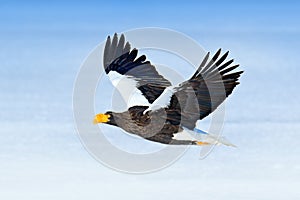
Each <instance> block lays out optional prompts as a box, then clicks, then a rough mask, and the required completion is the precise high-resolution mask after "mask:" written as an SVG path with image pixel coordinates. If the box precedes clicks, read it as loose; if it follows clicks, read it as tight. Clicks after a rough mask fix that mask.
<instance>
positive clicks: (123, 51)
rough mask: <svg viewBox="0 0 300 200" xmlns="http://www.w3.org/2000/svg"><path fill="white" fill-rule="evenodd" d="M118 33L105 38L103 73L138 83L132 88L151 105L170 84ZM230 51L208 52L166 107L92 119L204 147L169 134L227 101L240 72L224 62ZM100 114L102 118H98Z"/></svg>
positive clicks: (149, 137) (166, 141)
mask: <svg viewBox="0 0 300 200" xmlns="http://www.w3.org/2000/svg"><path fill="white" fill-rule="evenodd" d="M130 49H131V48H130V44H129V43H128V42H126V44H125V37H124V35H121V37H120V39H118V37H117V35H116V34H115V35H114V37H113V40H112V41H111V39H110V37H108V39H107V42H106V46H105V50H104V68H105V71H106V73H107V74H109V73H110V72H111V71H115V72H117V73H119V74H121V75H126V76H127V78H129V79H133V80H135V81H136V82H137V85H136V87H137V88H138V89H139V90H140V91H141V93H142V94H143V95H144V96H145V98H146V99H147V100H148V102H149V103H150V104H151V103H153V102H155V100H156V99H158V97H160V96H161V95H164V94H163V92H164V90H165V89H166V88H167V87H169V86H171V83H170V82H169V81H168V80H166V79H165V78H164V77H163V76H162V75H160V74H159V73H158V72H157V71H156V69H155V67H154V66H153V65H152V64H151V63H150V62H149V61H146V56H144V55H142V56H140V57H137V50H136V49H133V50H130ZM228 54H229V52H226V53H225V54H223V55H221V49H219V50H218V51H217V52H216V53H215V54H214V56H213V57H212V58H209V53H208V54H207V55H206V56H205V57H204V59H203V61H202V62H201V64H200V66H199V67H198V69H197V70H196V72H195V73H194V75H193V76H191V78H190V79H189V80H187V81H185V82H183V83H181V84H180V85H178V86H176V87H174V88H173V89H172V90H173V92H174V93H173V95H172V96H171V97H170V99H169V104H168V106H165V107H161V108H159V109H154V110H149V111H148V110H147V109H148V108H149V106H143V105H136V106H133V107H130V108H129V109H128V110H127V111H125V112H122V113H116V112H111V111H109V112H106V113H105V114H104V115H103V114H101V116H100V115H98V118H97V115H96V118H95V121H96V122H98V123H99V122H104V123H107V124H109V125H114V126H118V127H120V128H122V129H123V130H125V131H126V132H128V133H132V134H135V135H138V136H141V137H143V138H145V139H147V140H151V141H155V142H160V143H164V144H183V145H187V144H198V145H200V144H203V143H201V141H196V140H176V139H174V136H175V135H176V134H177V133H179V132H182V131H183V130H184V129H186V128H187V129H189V130H193V128H195V125H196V121H197V120H199V119H203V118H205V117H206V116H208V115H209V114H210V113H212V112H213V111H214V110H215V109H216V108H217V107H218V106H219V105H220V104H221V103H222V102H223V101H224V100H225V99H226V97H228V96H229V95H230V94H231V93H232V91H233V89H234V88H235V87H236V85H238V84H239V82H238V79H239V77H240V75H241V74H242V73H243V72H242V71H237V72H232V71H233V70H234V69H236V68H237V67H238V66H239V65H232V63H233V60H229V61H226V58H227V57H228ZM103 116H105V117H104V118H103Z"/></svg>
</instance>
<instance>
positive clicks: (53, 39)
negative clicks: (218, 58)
mask: <svg viewBox="0 0 300 200" xmlns="http://www.w3.org/2000/svg"><path fill="white" fill-rule="evenodd" d="M0 25H1V31H0V90H1V93H0V102H1V103H0V110H1V112H0V126H1V130H0V165H1V167H0V177H1V179H0V186H1V187H0V198H1V199H19V198H20V196H19V195H18V194H23V196H22V197H23V199H41V198H43V199H53V198H56V199H60V198H61V199H62V198H64V199H66V198H73V199H87V198H95V197H97V198H104V199H120V198H123V199H127V198H131V199H139V198H144V199H147V198H149V199H150V197H149V196H145V195H144V194H145V193H147V192H148V191H149V188H153V189H155V190H156V191H157V193H154V194H153V197H151V199H153V198H156V199H160V198H167V197H168V198H176V197H178V198H181V197H182V198H183V197H187V196H188V197H190V198H198V197H199V196H200V197H201V196H202V197H203V196H204V197H206V199H241V198H243V199H282V198H285V197H286V196H289V197H290V199H297V198H298V197H299V196H300V194H299V192H298V187H297V186H298V185H299V178H300V159H299V156H298V155H299V153H300V148H299V141H300V136H299V134H298V133H299V128H300V117H299V116H300V113H299V110H300V106H299V101H300V95H299V92H298V91H299V88H298V85H299V62H300V57H299V55H298V50H299V46H300V40H299V36H300V5H299V3H298V2H296V1H262V2H261V1H247V2H242V1H189V2H184V3H183V1H164V2H161V1H143V2H140V1H131V2H129V3H124V1H114V2H113V3H111V2H108V1H107V2H101V1H97V2H96V1H84V2H83V1H64V2H62V3H61V2H60V1H51V3H45V2H42V1H26V2H25V1H19V2H18V1H1V2H0ZM149 26H150V27H163V28H170V29H174V30H177V31H180V32H183V33H184V34H187V35H188V36H190V37H192V38H194V39H195V40H196V41H197V42H199V44H201V45H202V46H203V47H204V48H205V49H207V50H209V51H215V50H216V49H218V48H220V47H222V48H223V49H224V50H230V52H231V53H230V56H231V57H233V58H235V60H236V62H238V63H240V64H241V68H242V69H243V70H245V73H244V75H243V77H242V79H241V85H239V87H238V88H237V90H236V91H235V92H234V94H233V95H232V96H231V97H230V98H229V99H228V101H227V104H226V123H225V126H224V130H223V134H224V135H226V137H227V138H228V139H229V140H230V141H232V142H233V143H234V144H236V145H237V146H238V147H239V148H238V149H232V148H228V147H219V148H217V149H215V151H214V152H213V153H212V154H211V155H210V156H209V157H208V158H207V159H205V160H202V161H199V160H198V156H199V151H198V150H197V149H194V148H192V149H191V150H189V151H188V152H187V153H186V154H185V156H184V157H183V158H182V159H180V160H179V161H178V162H176V163H175V164H173V165H172V166H171V167H169V168H167V169H164V170H163V171H160V172H157V173H154V174H147V175H142V176H136V175H128V174H121V173H119V172H115V171H113V170H111V169H108V168H106V167H104V166H102V165H101V164H99V163H98V162H96V161H95V160H94V159H93V158H91V156H90V155H89V154H88V153H87V152H86V151H85V149H84V148H83V147H82V145H81V143H80V140H79V138H78V136H77V134H76V131H75V128H74V121H73V113H72V91H73V83H74V80H75V78H76V74H77V72H78V70H79V68H80V65H81V63H82V62H83V60H84V59H85V58H86V56H87V55H88V53H89V52H90V51H91V50H92V49H93V48H94V47H95V46H96V45H97V44H99V43H100V42H102V41H104V40H105V38H106V37H107V35H109V34H113V33H114V32H122V31H126V30H128V29H133V28H141V27H149ZM153 59H155V57H154V58H153ZM199 59H200V58H199ZM154 61H155V60H154ZM174 67H175V68H180V66H174ZM187 76H188V74H187ZM114 130H115V129H114ZM115 134H116V135H120V134H121V133H119V132H118V133H115ZM113 139H115V140H118V137H113ZM116 142H117V143H118V142H121V141H116ZM164 185H173V188H167V189H166V188H165V187H163V186H164ZM224 185H225V186H224ZM183 186H184V187H183ZM116 188H118V191H120V192H116ZM133 188H137V190H136V192H135V194H133V193H132V192H131V191H132V190H133ZM1 190H2V191H1ZM16 190H17V191H18V192H17V193H16ZM174 191H177V192H176V193H174ZM216 191H217V192H216ZM282 191H285V193H282Z"/></svg>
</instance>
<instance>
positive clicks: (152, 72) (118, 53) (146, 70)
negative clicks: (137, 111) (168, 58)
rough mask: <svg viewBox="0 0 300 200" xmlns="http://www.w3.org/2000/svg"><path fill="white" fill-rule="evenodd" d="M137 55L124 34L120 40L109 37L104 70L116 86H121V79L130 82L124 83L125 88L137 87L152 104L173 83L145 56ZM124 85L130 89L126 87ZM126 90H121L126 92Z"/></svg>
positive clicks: (116, 37)
mask: <svg viewBox="0 0 300 200" xmlns="http://www.w3.org/2000/svg"><path fill="white" fill-rule="evenodd" d="M137 54H138V50H137V49H132V50H131V47H130V44H129V43H128V42H126V41H125V37H124V35H123V34H122V35H121V36H120V38H118V35H117V34H114V36H113V38H112V39H111V38H110V36H108V38H107V40H106V45H105V49H104V59H103V64H104V69H105V72H106V73H107V74H108V75H109V77H110V79H111V81H112V83H113V84H114V86H116V87H117V85H118V84H120V82H119V81H120V79H126V80H129V82H130V81H131V82H130V83H129V82H128V81H125V82H122V85H123V88H124V89H125V90H128V87H129V86H134V87H136V88H137V89H138V90H139V91H140V92H141V93H142V95H143V96H144V97H145V98H146V99H147V100H146V101H148V102H149V103H152V102H154V101H155V99H156V98H157V97H159V96H160V95H161V93H162V92H163V91H164V89H165V88H166V87H168V86H170V85H171V83H170V82H169V81H168V80H167V79H165V78H164V77H163V76H162V75H160V74H159V73H158V72H157V70H156V69H155V67H154V66H153V65H152V64H151V63H150V61H147V60H146V56H145V55H142V56H140V57H137ZM124 83H125V84H128V87H127V86H126V87H124ZM117 88H118V87H117ZM124 89H121V90H123V92H124ZM129 92H131V91H129ZM148 102H147V103H148Z"/></svg>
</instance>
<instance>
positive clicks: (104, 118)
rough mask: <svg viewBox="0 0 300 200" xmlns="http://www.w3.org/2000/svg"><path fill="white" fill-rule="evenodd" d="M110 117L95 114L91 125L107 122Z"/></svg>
mask: <svg viewBox="0 0 300 200" xmlns="http://www.w3.org/2000/svg"><path fill="white" fill-rule="evenodd" d="M109 118H110V115H109V114H97V115H96V116H95V118H94V121H93V123H94V124H98V123H106V122H108V121H109Z"/></svg>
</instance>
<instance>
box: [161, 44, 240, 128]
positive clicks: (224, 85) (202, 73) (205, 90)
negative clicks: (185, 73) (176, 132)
mask: <svg viewBox="0 0 300 200" xmlns="http://www.w3.org/2000/svg"><path fill="white" fill-rule="evenodd" d="M228 53H229V52H226V53H225V54H224V55H222V56H220V54H221V49H219V50H218V51H217V53H216V54H215V55H214V56H213V57H212V58H211V59H209V53H208V54H207V55H206V56H205V58H204V59H203V61H202V63H201V65H200V66H199V68H198V69H197V71H196V72H195V74H194V75H193V76H192V77H191V78H190V79H189V80H187V81H185V82H183V83H181V84H180V85H179V86H178V87H176V88H174V89H173V90H174V91H175V92H174V94H173V95H172V96H171V99H170V103H169V106H168V107H167V108H166V109H165V110H166V112H167V115H168V120H169V121H170V123H172V124H178V123H181V125H182V126H184V127H186V128H189V129H193V128H194V127H195V124H196V121H197V120H199V119H203V118H204V117H206V116H208V115H209V114H210V113H212V112H213V111H214V110H215V109H216V108H217V107H218V106H219V105H220V104H221V103H222V102H223V101H224V100H225V99H226V97H228V96H229V95H230V94H231V93H232V91H233V89H234V88H235V87H236V85H238V84H239V82H238V79H239V77H240V75H241V74H242V73H243V71H238V72H232V71H233V70H234V69H236V68H237V67H238V66H239V65H231V64H232V63H233V59H231V60H229V61H227V62H224V61H225V59H226V58H227V56H228Z"/></svg>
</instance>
